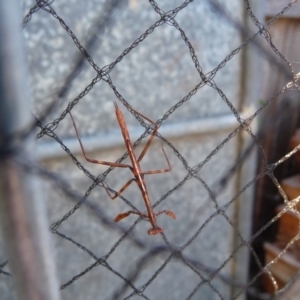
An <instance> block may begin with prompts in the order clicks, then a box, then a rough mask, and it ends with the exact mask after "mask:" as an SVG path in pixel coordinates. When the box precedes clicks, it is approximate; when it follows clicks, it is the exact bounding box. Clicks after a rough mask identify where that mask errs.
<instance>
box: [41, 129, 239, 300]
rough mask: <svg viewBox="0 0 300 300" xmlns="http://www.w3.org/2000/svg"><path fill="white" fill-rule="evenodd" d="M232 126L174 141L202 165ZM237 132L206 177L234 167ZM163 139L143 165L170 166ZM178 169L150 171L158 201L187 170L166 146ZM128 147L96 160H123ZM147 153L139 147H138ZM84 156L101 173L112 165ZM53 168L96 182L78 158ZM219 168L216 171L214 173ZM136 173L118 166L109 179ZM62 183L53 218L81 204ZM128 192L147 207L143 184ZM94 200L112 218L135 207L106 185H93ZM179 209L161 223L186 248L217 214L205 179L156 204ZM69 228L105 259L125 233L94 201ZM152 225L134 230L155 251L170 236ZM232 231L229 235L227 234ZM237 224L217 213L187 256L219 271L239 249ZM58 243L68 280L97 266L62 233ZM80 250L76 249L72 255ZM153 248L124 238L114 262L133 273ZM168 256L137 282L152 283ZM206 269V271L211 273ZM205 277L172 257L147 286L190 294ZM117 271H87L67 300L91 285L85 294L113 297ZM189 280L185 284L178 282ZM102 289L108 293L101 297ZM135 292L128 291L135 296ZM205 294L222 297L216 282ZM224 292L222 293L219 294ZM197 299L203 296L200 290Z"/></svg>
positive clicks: (116, 184)
mask: <svg viewBox="0 0 300 300" xmlns="http://www.w3.org/2000/svg"><path fill="white" fill-rule="evenodd" d="M227 135H228V132H223V133H220V134H214V136H213V137H212V136H209V135H204V136H197V135H195V136H190V137H187V138H185V139H181V140H179V139H178V140H176V139H175V140H171V142H172V144H173V145H174V146H175V147H176V148H177V150H178V151H179V152H180V153H181V154H182V155H183V156H184V157H185V158H188V159H187V160H188V164H189V165H190V166H194V165H196V164H198V163H200V162H201V161H202V160H203V159H204V158H205V157H206V156H207V155H208V154H209V153H210V152H211V151H212V150H213V149H214V148H215V147H216V146H217V145H218V144H219V143H220V142H221V141H222V140H223V139H224V138H225V137H226V136H227ZM235 143H236V140H235V138H234V139H233V140H232V141H230V142H229V143H228V144H226V145H225V146H224V147H223V148H222V149H221V150H220V153H219V154H218V155H216V156H214V157H213V158H212V159H211V161H209V162H208V164H206V165H205V166H204V167H203V169H202V171H201V172H200V173H199V174H200V176H201V178H202V179H204V180H205V181H206V183H207V184H208V185H209V186H210V187H211V186H212V184H213V183H214V182H217V181H218V179H219V178H220V177H221V176H222V174H224V172H225V171H226V170H227V169H228V168H229V167H230V166H231V164H232V163H233V161H234V157H235V150H234V149H235V147H236V146H235ZM160 147H161V145H160V143H155V144H154V145H153V147H151V150H150V151H149V154H147V155H146V156H145V158H144V160H143V163H142V166H143V169H145V170H149V169H153V168H154V169H155V168H162V167H164V166H165V165H166V163H165V161H164V158H163V156H162V153H161V149H160ZM166 151H167V153H168V156H169V159H170V162H171V165H172V168H173V170H172V171H171V172H169V173H166V174H161V175H153V176H149V177H147V186H148V189H149V194H150V198H151V200H152V203H154V202H155V201H156V200H158V199H159V198H160V197H161V196H163V195H164V194H165V193H166V192H167V191H169V190H170V189H171V188H173V187H174V186H176V185H177V184H178V183H179V182H180V181H181V180H182V179H183V178H184V176H185V175H186V174H187V172H186V170H185V169H184V167H183V165H182V163H181V162H180V161H179V160H178V158H177V157H176V156H175V155H174V153H173V152H172V150H170V149H166ZM123 152H124V149H121V148H119V149H114V151H113V152H112V151H102V152H96V153H91V154H90V156H91V157H93V158H99V159H101V158H103V157H105V159H106V160H108V161H115V159H116V158H117V157H120V156H121V155H122V154H123ZM137 152H139V151H137ZM77 157H78V159H79V160H80V162H82V163H83V165H84V166H85V167H87V169H88V170H89V171H90V172H91V173H92V174H94V175H98V174H99V173H100V172H101V170H102V171H103V170H104V169H105V168H103V167H102V166H98V165H93V164H89V163H86V162H85V161H84V158H83V157H82V156H81V155H80V156H77ZM46 165H47V167H48V168H50V169H51V170H53V171H55V172H57V173H59V174H60V175H61V176H63V177H64V178H65V179H66V180H67V181H68V182H69V183H70V184H71V185H72V187H73V188H74V189H75V190H77V191H78V193H80V194H83V193H84V192H85V191H86V190H87V188H88V187H89V185H91V184H92V182H91V180H90V179H89V178H87V177H86V176H85V175H83V173H82V171H80V170H79V169H78V168H77V167H76V166H75V165H74V164H73V163H72V162H71V161H70V160H59V161H48V162H47V164H46ZM212 174H213V176H212ZM131 176H132V175H131V174H130V172H129V171H127V170H126V171H122V170H114V171H113V172H112V173H111V174H110V175H109V176H108V178H107V183H108V184H109V185H110V186H111V187H112V188H114V189H118V188H120V187H121V186H122V185H123V184H124V183H125V182H126V181H127V180H129V179H130V178H131ZM233 183H234V181H231V182H230V183H229V185H228V187H227V189H226V190H225V191H224V192H223V193H222V196H220V197H218V198H217V201H218V204H219V205H223V204H225V203H226V202H228V201H229V200H230V199H231V197H232V196H233V185H232V184H233ZM54 189H55V187H54V186H49V211H50V221H51V222H54V221H56V220H57V219H59V218H61V217H62V216H63V215H64V214H65V213H67V212H68V211H69V210H70V209H71V208H72V206H73V205H74V202H72V201H70V200H66V199H65V197H64V195H63V194H62V193H61V192H59V191H57V189H55V191H54ZM123 196H124V197H126V199H128V200H130V201H131V202H132V203H133V204H134V205H136V206H137V207H138V208H139V209H140V210H141V211H144V210H145V206H144V203H143V200H142V197H141V194H140V191H139V190H138V188H137V186H136V185H135V184H132V185H131V186H130V187H129V188H128V189H127V190H126V191H125V192H124V193H123ZM89 201H91V202H92V203H94V204H96V206H97V207H99V209H100V210H101V211H102V212H104V213H105V215H107V216H108V218H109V219H111V220H113V218H114V217H115V216H116V215H117V214H118V213H120V212H124V211H126V210H128V206H127V205H126V204H124V203H123V202H122V200H121V199H116V200H114V201H112V200H110V199H109V197H108V196H107V194H106V193H105V191H104V190H103V189H102V188H100V187H98V188H96V189H94V190H93V192H92V194H91V195H90V197H89ZM162 209H171V210H173V211H174V212H175V213H176V215H177V219H176V220H173V219H170V218H168V217H167V216H164V215H163V216H160V217H159V218H158V223H159V225H160V226H162V227H163V228H164V229H165V234H166V236H167V238H168V239H169V241H170V242H171V244H172V245H174V246H175V247H179V246H181V245H183V244H184V243H185V242H186V241H187V240H188V239H189V238H190V237H191V236H192V235H193V234H194V233H195V232H196V231H197V229H198V228H199V227H200V226H201V225H202V224H203V223H204V222H205V221H206V220H207V219H208V217H209V216H210V215H212V214H213V213H214V212H215V208H214V206H213V204H212V201H211V200H210V199H209V196H208V193H207V192H206V191H205V190H204V188H203V186H202V184H201V183H200V182H198V181H197V180H195V179H190V180H188V181H187V182H186V183H185V184H184V185H183V186H182V187H181V188H180V189H178V190H176V191H175V192H174V193H173V194H172V195H170V196H169V197H168V198H167V199H166V200H165V201H164V202H162V203H161V205H160V206H159V207H158V208H156V210H162ZM227 213H228V216H229V218H231V215H232V207H230V208H229V209H228V212H227ZM135 219H136V217H135V216H130V217H128V218H127V219H125V220H124V221H122V222H121V225H123V226H125V228H129V227H130V226H131V225H132V224H133V221H134V220H135ZM60 228H61V231H62V232H63V233H64V234H66V235H67V236H69V237H72V238H73V239H75V240H76V241H77V242H79V243H81V244H82V245H84V246H86V247H87V248H88V249H90V250H91V251H92V252H93V253H95V254H96V255H97V256H98V257H101V256H104V255H105V254H106V253H107V252H108V251H109V250H110V249H111V248H112V247H113V245H114V244H115V243H116V242H117V241H118V239H119V238H120V237H121V233H120V232H118V231H116V230H113V229H109V228H107V227H105V226H103V224H102V223H101V222H100V221H99V220H98V219H97V217H95V216H94V215H93V213H92V212H91V211H90V210H89V209H88V208H86V207H82V208H80V209H79V210H78V211H77V212H76V213H75V214H74V215H73V216H72V217H70V218H69V219H68V220H67V221H66V222H64V223H63V224H62V226H61V227H60ZM149 228H150V224H149V223H148V222H144V221H143V222H141V223H139V224H138V225H137V227H136V228H135V229H134V231H133V234H134V235H135V236H136V237H137V238H138V239H139V240H141V241H143V242H144V243H145V245H148V246H147V247H148V248H149V249H151V248H152V247H154V246H158V245H163V241H162V240H161V238H160V237H159V236H158V237H151V236H148V235H147V233H146V232H147V230H148V229H149ZM224 237H226V238H224ZM232 238H233V230H232V228H231V226H230V225H229V224H228V222H227V221H226V220H225V219H224V217H222V216H216V217H214V218H213V219H212V220H211V222H209V223H208V224H207V225H206V227H205V229H204V230H203V231H202V232H201V234H199V236H198V237H197V238H196V240H195V241H194V242H193V243H192V244H191V245H190V246H189V247H187V248H186V249H185V251H184V254H185V255H186V256H187V257H189V258H190V259H194V260H197V261H200V262H202V263H204V264H205V265H206V266H207V267H210V268H212V269H216V268H218V267H219V266H220V265H221V264H222V263H223V262H224V260H226V259H227V258H229V256H230V254H231V252H232V248H231V240H232ZM54 241H55V249H57V258H58V266H59V276H60V282H61V283H62V284H63V283H65V282H66V281H68V280H69V279H70V278H71V277H73V276H75V275H77V274H78V273H80V272H82V271H83V270H84V269H86V268H87V267H88V266H89V265H91V264H92V263H93V262H94V261H93V259H91V258H90V257H89V256H88V255H87V254H86V253H84V252H83V251H81V250H80V249H78V248H76V247H75V246H73V245H71V244H70V243H69V242H67V241H65V240H63V239H61V238H58V237H54ZM70 253H72V255H70ZM145 253H146V252H145V250H141V249H140V248H138V247H136V246H134V245H133V244H132V242H130V240H128V239H126V240H125V241H123V242H122V243H121V244H120V245H119V246H118V247H117V248H116V250H115V251H114V253H113V254H112V255H111V257H110V258H109V259H108V263H109V265H110V266H111V267H113V269H114V270H116V271H118V272H120V273H121V274H122V275H123V276H125V277H128V276H129V275H130V274H131V272H132V271H134V270H136V268H137V265H136V263H137V262H138V260H139V258H141V257H142V256H143V255H144V254H145ZM166 257H167V256H166V255H161V256H158V257H155V258H153V259H151V260H150V261H149V263H148V264H146V266H144V270H143V272H142V273H141V274H140V276H139V277H138V279H136V280H135V282H134V284H135V286H137V287H139V286H140V285H142V284H144V283H145V282H146V281H147V280H148V279H149V278H150V277H151V276H152V275H153V273H154V272H155V270H156V269H157V268H159V266H160V265H161V264H162V263H163V262H164V259H166ZM221 273H222V274H230V263H229V264H227V265H226V266H225V267H224V268H223V269H222V272H221ZM203 275H205V273H203ZM200 281H201V280H200V278H199V277H198V275H196V274H195V273H194V272H193V271H191V270H190V269H189V268H188V267H187V266H185V265H183V264H182V263H181V262H180V261H176V260H172V261H171V262H170V263H169V264H168V265H167V267H166V268H165V269H164V270H163V271H162V272H161V273H160V274H159V275H158V276H157V278H156V279H155V280H154V282H153V283H152V284H151V285H150V286H149V287H148V288H147V289H146V291H145V294H146V295H148V296H149V298H150V299H185V298H186V297H187V296H188V295H189V293H190V292H191V291H192V290H193V288H195V287H196V285H197V284H198V283H199V282H200ZM122 283H123V282H122V280H120V279H119V278H118V277H117V276H116V275H114V274H112V273H111V272H110V271H107V270H106V269H105V268H104V267H102V266H98V267H96V268H95V269H94V270H93V271H91V272H90V273H88V274H87V275H85V276H83V277H82V278H80V279H79V280H78V281H77V282H75V283H74V284H72V285H71V286H70V287H67V288H66V289H65V290H64V291H63V292H62V295H63V299H73V297H74V295H77V294H78V293H80V292H82V291H83V290H85V288H86V289H87V290H86V294H85V297H86V298H84V299H111V298H110V297H111V295H112V294H113V291H115V290H116V289H118V288H119V287H120V286H121V285H122ZM178 285H182V286H183V287H182V288H179V289H178V288H176V287H177V286H178ZM212 285H213V286H214V287H216V288H217V289H218V290H219V292H220V293H221V294H222V295H223V297H224V299H229V298H228V297H227V296H226V295H227V293H228V292H229V289H228V285H226V284H224V282H222V281H220V279H218V277H216V279H214V280H213V281H212ZM99 291H101V297H99V298H97V297H98V296H97V295H98V293H99ZM128 293H129V292H127V294H128ZM198 293H199V294H197V295H201V298H200V299H218V296H217V295H216V293H215V292H214V291H212V290H211V288H210V287H208V286H207V285H204V286H203V287H202V288H201V289H200V290H199V292H198ZM214 297H216V298H214ZM195 299H197V296H195Z"/></svg>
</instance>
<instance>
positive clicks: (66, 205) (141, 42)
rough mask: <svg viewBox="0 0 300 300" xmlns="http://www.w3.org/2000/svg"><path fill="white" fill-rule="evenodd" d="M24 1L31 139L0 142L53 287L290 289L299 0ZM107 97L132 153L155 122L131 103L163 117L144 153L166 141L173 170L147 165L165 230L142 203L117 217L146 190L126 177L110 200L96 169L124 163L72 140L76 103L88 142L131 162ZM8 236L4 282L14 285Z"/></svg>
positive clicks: (166, 293)
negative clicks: (20, 186)
mask: <svg viewBox="0 0 300 300" xmlns="http://www.w3.org/2000/svg"><path fill="white" fill-rule="evenodd" d="M20 4H21V5H20V10H21V15H20V14H19V12H16V14H17V16H18V17H19V20H18V24H19V27H22V32H21V33H22V38H23V43H24V45H23V47H24V48H22V53H23V54H24V56H25V61H26V67H25V69H26V68H27V70H26V72H27V74H28V76H27V77H26V80H27V82H25V84H27V90H28V93H29V96H28V99H26V101H28V105H30V111H31V113H32V115H31V118H32V119H33V120H34V126H32V127H30V129H28V127H26V126H25V127H24V128H25V129H23V132H22V134H23V136H25V137H24V138H23V140H24V142H25V140H26V139H27V137H28V136H29V137H31V138H32V139H33V144H34V145H32V148H31V149H32V150H31V151H29V154H28V155H24V153H23V154H20V155H21V156H18V154H16V153H15V152H13V150H10V151H11V152H9V153H11V155H14V156H15V161H16V162H19V163H20V168H19V172H23V173H24V172H25V173H26V174H27V176H32V177H33V178H35V180H38V186H39V193H40V195H42V196H41V197H40V198H39V199H38V201H45V203H46V207H47V214H46V215H45V217H44V218H43V221H44V222H45V221H46V223H47V230H46V231H45V232H44V234H45V235H47V234H48V233H50V232H51V233H50V239H51V241H50V243H51V246H49V247H51V248H49V249H48V252H49V253H48V254H47V255H48V256H47V257H48V259H50V260H51V261H52V263H54V265H55V266H56V270H54V268H53V272H52V273H51V274H50V275H49V276H54V277H55V280H54V281H57V283H56V285H58V288H59V286H60V298H61V299H91V300H92V299H129V298H132V299H140V298H142V299H201V300H202V299H273V296H274V294H276V296H275V297H278V299H287V297H290V298H289V299H296V297H297V295H298V294H299V292H300V291H297V281H298V285H299V280H298V277H299V275H300V272H299V268H300V250H299V249H300V248H299V246H298V245H300V244H299V240H298V235H299V228H300V221H299V220H300V219H299V213H298V210H297V201H298V198H297V197H298V196H299V194H300V176H299V175H298V174H299V172H300V169H299V167H300V166H299V163H300V159H299V152H297V150H298V148H297V146H298V145H299V144H300V132H299V131H297V128H299V126H300V121H299V90H298V85H297V81H298V77H299V76H298V75H297V73H298V72H300V70H299V69H300V65H299V62H300V57H299V51H298V49H299V41H300V33H299V32H300V21H299V18H300V6H299V4H298V3H297V1H283V0H280V1H279V0H278V1H275V0H273V1H271V0H269V1H254V0H253V1H243V2H242V1H238V0H225V1H213V0H211V1H209V0H207V1H183V0H181V1H179V0H178V1H177V0H176V1H166V0H159V1H158V0H157V1H156V2H155V1H137V0H126V1H115V0H111V1H108V0H106V1H105V0H103V1H102V0H94V1H90V0H89V1H76V0H73V1H67V2H66V1H31V0H27V1H20ZM20 24H22V26H20ZM4 37H5V35H4ZM4 58H5V57H4ZM24 101H25V100H24ZM114 101H116V102H117V104H118V106H119V108H120V109H121V110H122V112H123V114H124V117H125V120H126V123H127V125H128V130H129V133H130V135H131V139H132V142H133V143H135V146H136V150H135V151H136V153H137V155H139V153H141V151H142V149H143V146H145V143H146V142H147V139H148V138H149V133H151V130H152V129H151V126H150V125H151V124H149V122H147V120H141V119H139V118H138V117H137V115H136V114H134V113H132V111H131V110H130V107H132V108H133V109H135V110H136V111H138V112H139V113H141V114H143V115H145V116H146V117H147V118H149V119H151V120H153V121H154V122H157V124H158V125H159V130H158V135H157V137H156V138H155V139H154V141H153V143H152V144H151V147H150V148H149V150H148V151H147V153H146V155H145V157H144V158H143V160H142V162H141V168H142V170H143V171H149V170H156V169H165V168H166V167H167V163H166V160H165V158H164V155H163V153H162V150H161V149H162V145H163V147H164V149H165V151H166V154H167V156H168V158H169V160H170V164H171V166H172V170H171V171H170V172H168V173H162V174H156V175H151V176H146V178H145V180H146V184H147V188H148V192H149V197H150V200H151V203H152V205H154V206H155V207H154V211H161V210H164V209H167V210H172V211H173V212H174V213H175V214H176V216H177V219H176V220H173V219H171V218H169V217H167V216H166V215H160V216H158V218H157V220H158V224H159V226H161V227H163V228H164V232H163V234H159V235H155V236H149V235H148V234H147V231H148V229H150V228H151V225H150V223H149V222H148V221H147V220H145V219H142V218H140V217H138V216H136V215H130V216H129V217H128V218H126V219H124V220H122V221H120V222H119V223H117V224H116V223H114V222H113V220H114V218H115V217H116V216H117V215H118V214H119V213H122V212H125V211H127V210H131V209H134V210H139V211H141V212H145V210H146V208H145V204H144V201H143V197H142V194H141V192H140V190H139V188H138V186H137V185H136V184H135V183H134V182H133V184H131V185H130V187H128V188H127V189H126V190H125V191H124V192H123V193H122V195H121V196H122V197H118V198H117V199H115V200H113V201H112V200H111V199H110V198H109V197H108V195H107V193H106V191H105V189H104V188H103V184H104V183H105V184H106V185H107V186H108V187H109V188H110V189H111V192H112V193H113V191H118V190H120V188H121V187H122V186H123V185H124V184H125V183H126V182H127V181H128V180H129V179H130V178H132V173H131V172H130V170H128V169H123V168H114V169H111V168H108V167H107V166H104V165H99V164H92V163H89V162H87V161H86V160H85V158H84V156H83V154H82V151H81V148H80V145H79V142H78V140H77V137H76V134H75V130H74V127H73V125H72V122H71V118H70V115H69V113H68V112H70V111H72V115H73V117H74V120H75V122H76V125H77V127H78V130H79V132H80V136H81V138H82V142H83V145H84V147H85V149H86V152H87V155H88V156H89V157H91V158H93V159H97V160H103V161H108V162H115V161H117V160H119V161H124V163H127V164H130V160H129V159H128V157H127V155H126V151H127V150H126V147H125V144H124V140H123V138H122V135H121V131H120V128H119V126H118V123H117V119H116V115H115V108H114V104H113V102H114ZM15 110H18V108H15ZM29 131H30V133H34V136H33V135H32V134H29V133H28V132H29ZM23 140H22V139H21V142H22V141H23ZM7 143H8V142H7ZM7 143H6V144H4V143H3V142H2V147H3V148H5V147H6V146H7ZM9 143H11V144H12V145H13V141H11V140H10V141H9ZM3 145H5V147H4V146H3ZM5 149H6V148H5ZM293 149H295V150H294V152H292V153H290V151H293ZM3 153H4V152H3ZM5 153H6V152H5ZM289 153H290V154H289ZM297 155H298V157H297ZM20 157H21V159H20ZM30 157H34V158H35V159H36V160H38V163H37V162H36V163H34V164H32V163H31V160H30ZM27 159H28V161H27ZM20 161H21V162H20ZM8 180H9V178H8ZM291 200H294V201H291ZM298 207H300V206H299V204H298ZM32 210H34V208H33V209H32ZM3 213H5V212H4V211H3ZM32 217H33V216H31V215H30V213H29V218H32ZM15 222H18V221H16V220H15ZM3 226H4V225H3ZM3 231H5V230H3ZM11 234H13V231H12V233H11ZM4 235H5V234H3V239H2V240H1V242H0V295H1V299H16V292H15V291H16V290H17V289H18V284H20V283H18V282H17V281H15V282H14V281H13V278H14V275H13V274H12V275H13V276H11V273H13V272H14V271H13V270H12V269H10V262H11V260H13V259H14V256H13V255H10V254H9V253H10V248H9V247H8V246H7V245H8V242H7V239H8V238H7V237H4ZM18 238H19V239H21V240H22V236H21V237H18ZM38 243H42V241H40V242H39V241H38ZM297 243H298V245H297ZM9 256H10V257H9ZM15 272H18V270H16V271H15ZM19 272H21V271H20V270H19ZM37 272H38V270H37ZM298 289H299V287H298ZM57 297H59V296H57ZM280 297H283V298H280ZM24 299H25V298H24ZM41 299H43V298H41ZM49 299H54V298H49Z"/></svg>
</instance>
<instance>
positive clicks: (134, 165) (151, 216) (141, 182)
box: [70, 101, 176, 235]
mask: <svg viewBox="0 0 300 300" xmlns="http://www.w3.org/2000/svg"><path fill="white" fill-rule="evenodd" d="M114 105H115V110H116V116H117V120H118V123H119V126H120V129H121V132H122V135H123V138H124V143H125V146H126V149H127V151H128V155H129V158H130V160H131V165H128V164H123V163H114V162H107V161H102V160H96V159H92V158H89V157H87V155H86V153H85V150H84V147H83V144H82V141H81V139H80V137H79V133H78V129H77V127H76V124H75V121H74V119H73V117H72V114H71V112H70V116H71V119H72V122H73V125H74V128H75V131H76V135H77V138H78V141H79V144H80V147H81V150H82V153H83V155H84V157H85V159H86V160H87V161H88V162H91V163H95V164H101V165H107V166H111V167H119V168H129V169H130V170H131V172H132V173H133V175H134V178H132V179H130V180H129V181H128V182H127V183H126V184H125V185H124V186H123V187H122V188H121V189H120V190H119V191H118V192H116V193H115V194H114V195H111V194H110V192H109V190H108V188H107V187H106V186H105V185H104V188H105V190H106V192H107V194H108V196H109V197H110V198H111V199H112V200H114V199H115V198H117V197H118V196H119V195H121V194H122V193H123V192H124V191H125V190H126V189H127V188H128V186H129V185H130V184H131V183H132V182H133V181H135V182H136V183H137V185H138V187H139V189H140V191H141V193H142V196H143V199H144V201H145V205H146V208H147V213H142V212H140V211H135V210H129V211H127V212H124V213H121V214H119V215H117V216H116V218H115V219H114V221H115V222H119V221H120V220H122V219H124V218H126V217H128V216H129V215H130V214H135V215H139V216H142V217H144V218H147V219H148V220H149V222H150V223H151V225H152V228H151V229H149V230H148V234H150V235H154V234H158V233H160V232H163V228H161V227H159V226H158V225H157V221H156V216H158V215H161V214H166V215H168V216H169V217H171V218H173V219H176V215H175V214H174V213H173V212H172V211H170V210H162V211H158V212H156V213H154V212H153V209H152V206H151V203H150V199H149V195H148V191H147V187H146V183H145V179H144V176H145V175H150V174H158V173H165V172H169V171H171V165H170V162H169V159H168V157H167V155H166V153H165V150H164V148H163V147H162V151H163V154H164V156H165V158H166V161H167V163H168V168H167V169H160V170H152V171H146V172H142V169H141V166H140V161H141V160H142V159H143V157H144V156H145V154H146V152H147V151H148V149H149V147H150V144H151V143H152V141H153V139H154V136H155V134H156V132H157V131H158V126H157V124H156V123H154V122H153V121H152V120H150V119H148V118H147V117H145V116H144V115H142V114H141V113H139V112H138V111H136V110H134V109H133V108H131V110H132V111H134V112H135V113H136V114H138V115H139V116H141V117H142V118H144V119H145V120H147V121H148V122H149V123H151V124H152V125H153V126H154V130H153V132H152V134H151V136H150V138H149V140H148V141H147V143H146V145H145V147H144V149H143V151H142V152H141V154H140V156H139V157H138V158H136V155H135V153H134V148H133V145H132V142H131V140H130V135H129V132H128V129H127V125H126V122H125V119H124V116H123V113H122V111H121V110H120V109H119V107H118V105H117V103H116V102H115V101H114Z"/></svg>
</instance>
